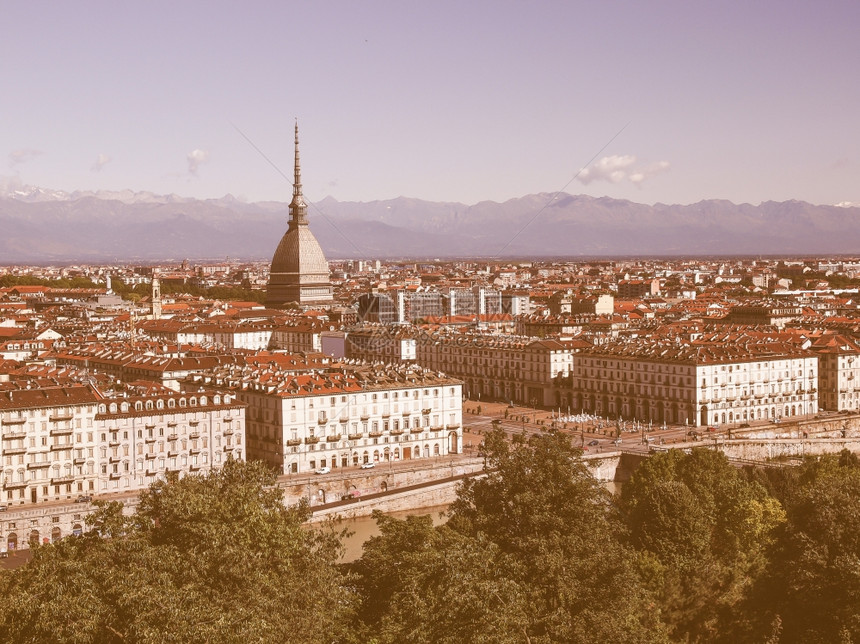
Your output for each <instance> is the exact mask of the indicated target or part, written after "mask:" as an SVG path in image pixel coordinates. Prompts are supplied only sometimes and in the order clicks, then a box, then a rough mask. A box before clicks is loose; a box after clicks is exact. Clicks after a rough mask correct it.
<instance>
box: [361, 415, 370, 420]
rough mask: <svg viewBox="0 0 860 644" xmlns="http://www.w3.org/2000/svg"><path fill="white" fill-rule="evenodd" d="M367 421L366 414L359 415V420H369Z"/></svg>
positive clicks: (368, 417)
mask: <svg viewBox="0 0 860 644" xmlns="http://www.w3.org/2000/svg"><path fill="white" fill-rule="evenodd" d="M369 419H370V416H369V415H368V414H362V415H361V420H369Z"/></svg>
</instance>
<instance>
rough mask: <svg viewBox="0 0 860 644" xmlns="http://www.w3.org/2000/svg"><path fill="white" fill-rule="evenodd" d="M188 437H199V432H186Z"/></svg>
mask: <svg viewBox="0 0 860 644" xmlns="http://www.w3.org/2000/svg"><path fill="white" fill-rule="evenodd" d="M188 438H191V439H196V438H200V432H191V433H190V434H188Z"/></svg>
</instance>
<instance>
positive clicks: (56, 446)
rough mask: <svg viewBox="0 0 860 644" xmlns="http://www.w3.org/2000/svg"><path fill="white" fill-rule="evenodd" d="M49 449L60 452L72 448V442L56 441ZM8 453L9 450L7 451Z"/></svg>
mask: <svg viewBox="0 0 860 644" xmlns="http://www.w3.org/2000/svg"><path fill="white" fill-rule="evenodd" d="M48 449H49V450H51V451H52V452H59V451H61V450H64V449H72V444H71V443H55V444H53V445H50V446H48ZM6 453H7V454H8V451H7V452H6Z"/></svg>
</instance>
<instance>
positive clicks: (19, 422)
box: [3, 418, 27, 425]
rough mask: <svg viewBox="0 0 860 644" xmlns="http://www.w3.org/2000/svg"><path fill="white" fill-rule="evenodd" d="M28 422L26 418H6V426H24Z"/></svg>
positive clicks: (4, 421)
mask: <svg viewBox="0 0 860 644" xmlns="http://www.w3.org/2000/svg"><path fill="white" fill-rule="evenodd" d="M26 422H27V419H26V418H4V419H3V424H4V425H22V424H24V423H26Z"/></svg>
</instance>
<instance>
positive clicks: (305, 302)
mask: <svg viewBox="0 0 860 644" xmlns="http://www.w3.org/2000/svg"><path fill="white" fill-rule="evenodd" d="M332 299H333V297H332V286H331V273H330V272H329V267H328V262H327V261H326V258H325V255H324V254H323V251H322V248H320V245H319V242H318V241H317V240H316V237H314V235H313V233H312V232H311V230H310V228H308V206H307V204H306V203H305V199H304V197H303V196H302V179H301V166H300V165H299V126H298V123H297V124H296V162H295V181H294V182H293V200H292V201H291V202H290V221H289V226H288V227H287V232H286V233H284V236H283V237H282V238H281V243H280V244H278V248H277V250H275V255H274V256H273V257H272V268H271V271H270V273H269V286H268V291H267V293H266V306H269V307H276V308H277V307H283V306H286V305H288V304H291V303H292V304H297V305H299V306H317V305H326V304H330V303H331V302H332Z"/></svg>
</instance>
